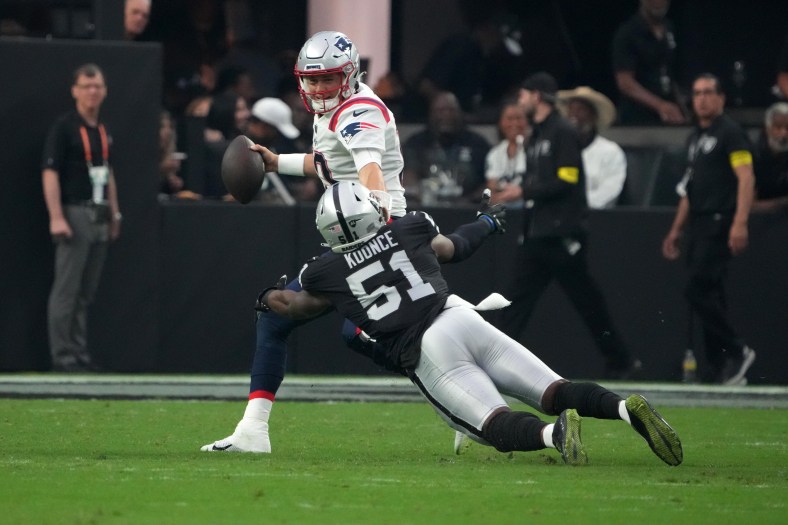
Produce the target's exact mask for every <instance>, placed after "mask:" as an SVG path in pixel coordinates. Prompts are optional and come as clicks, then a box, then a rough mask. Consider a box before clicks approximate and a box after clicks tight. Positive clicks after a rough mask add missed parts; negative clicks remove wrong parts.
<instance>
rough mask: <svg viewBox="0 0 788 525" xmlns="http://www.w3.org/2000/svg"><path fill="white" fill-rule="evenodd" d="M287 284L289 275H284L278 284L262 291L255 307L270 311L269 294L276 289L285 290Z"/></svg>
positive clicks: (257, 309) (258, 309)
mask: <svg viewBox="0 0 788 525" xmlns="http://www.w3.org/2000/svg"><path fill="white" fill-rule="evenodd" d="M286 284H287V275H283V276H282V277H280V278H279V279H278V280H277V281H276V284H274V285H273V286H269V287H268V288H266V289H265V290H263V291H262V292H260V295H258V296H257V301H256V302H255V303H254V309H255V310H256V311H258V312H270V311H271V308H270V307H269V306H268V294H270V293H271V292H273V291H274V290H284V289H285V285H286ZM258 317H259V314H258Z"/></svg>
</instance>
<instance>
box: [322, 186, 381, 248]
mask: <svg viewBox="0 0 788 525" xmlns="http://www.w3.org/2000/svg"><path fill="white" fill-rule="evenodd" d="M385 224H386V219H385V217H384V214H383V212H382V210H381V208H380V204H378V201H377V200H375V198H374V197H372V196H371V195H370V193H369V190H368V189H367V188H366V187H364V186H363V185H362V184H361V183H358V182H351V181H340V182H337V183H335V184H332V185H331V186H329V187H328V189H326V192H325V193H324V194H323V196H322V197H320V201H318V203H317V211H316V213H315V225H316V226H317V230H318V231H319V232H320V235H322V236H323V239H325V240H326V243H325V244H324V246H328V247H329V248H331V251H332V252H335V253H344V252H349V251H351V250H354V249H355V248H356V247H357V246H358V245H359V244H361V243H363V242H364V241H366V240H368V239H370V238H371V237H372V236H374V235H375V234H376V233H377V231H378V230H379V229H380V228H382V227H383V226H384V225H385Z"/></svg>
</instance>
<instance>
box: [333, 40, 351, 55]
mask: <svg viewBox="0 0 788 525" xmlns="http://www.w3.org/2000/svg"><path fill="white" fill-rule="evenodd" d="M334 47H336V48H337V49H339V50H340V51H342V52H343V53H345V52H347V51H348V50H349V49H350V48H351V47H353V42H351V41H350V40H348V39H347V38H346V37H344V36H343V37H340V38H338V39H337V41H336V42H334Z"/></svg>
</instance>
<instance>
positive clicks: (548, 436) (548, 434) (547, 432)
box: [542, 423, 555, 448]
mask: <svg viewBox="0 0 788 525" xmlns="http://www.w3.org/2000/svg"><path fill="white" fill-rule="evenodd" d="M554 428H555V423H550V424H549V425H547V426H546V427H544V428H543V429H542V441H544V446H545V447H547V448H555V443H553V429H554Z"/></svg>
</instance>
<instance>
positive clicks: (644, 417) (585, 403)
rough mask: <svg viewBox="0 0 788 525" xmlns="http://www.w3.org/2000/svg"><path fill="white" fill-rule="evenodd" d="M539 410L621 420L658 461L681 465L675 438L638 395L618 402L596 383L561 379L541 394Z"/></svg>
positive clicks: (679, 446) (678, 445)
mask: <svg viewBox="0 0 788 525" xmlns="http://www.w3.org/2000/svg"><path fill="white" fill-rule="evenodd" d="M542 406H543V409H542V410H543V411H544V412H545V413H547V414H559V413H561V412H563V411H564V410H567V409H570V408H573V409H576V410H577V412H578V413H579V414H580V415H581V416H583V417H593V418H597V419H623V420H624V421H626V422H627V423H629V424H630V425H631V426H632V428H633V429H634V430H635V431H637V433H638V434H640V435H641V436H642V437H643V439H645V440H646V443H648V446H649V447H650V448H651V450H652V451H653V452H654V454H656V455H657V457H658V458H659V459H661V460H662V461H664V462H665V463H667V464H668V465H673V466H675V465H679V464H681V462H682V461H683V458H684V453H683V450H682V446H681V440H680V439H679V436H678V434H677V433H676V431H675V430H674V429H673V427H671V426H670V424H668V422H667V421H665V419H664V418H663V417H662V416H661V415H660V414H659V412H657V410H656V409H655V408H654V407H653V406H652V405H651V403H649V402H648V401H647V400H646V398H645V397H643V396H642V395H640V394H632V395H630V396H629V397H627V398H626V399H622V398H621V397H620V396H619V395H618V394H616V393H614V392H611V391H610V390H608V389H607V388H604V387H603V386H601V385H598V384H596V383H590V382H588V383H573V382H570V381H566V380H563V379H562V380H559V381H556V382H555V383H553V384H551V385H550V386H549V387H548V388H547V389H546V390H545V393H544V396H543V399H542Z"/></svg>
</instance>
